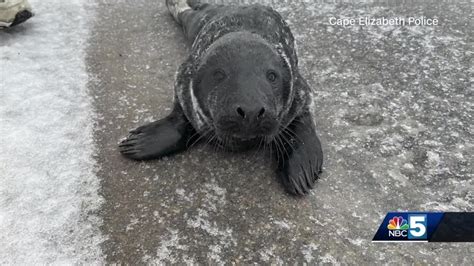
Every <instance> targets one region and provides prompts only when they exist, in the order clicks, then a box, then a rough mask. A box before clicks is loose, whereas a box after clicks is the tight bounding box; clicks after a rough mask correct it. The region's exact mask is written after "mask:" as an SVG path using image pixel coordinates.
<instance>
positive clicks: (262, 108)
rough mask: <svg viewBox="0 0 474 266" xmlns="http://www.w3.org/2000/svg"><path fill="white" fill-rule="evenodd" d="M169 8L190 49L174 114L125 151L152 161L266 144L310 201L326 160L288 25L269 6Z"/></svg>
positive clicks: (124, 145) (290, 186)
mask: <svg viewBox="0 0 474 266" xmlns="http://www.w3.org/2000/svg"><path fill="white" fill-rule="evenodd" d="M166 4H167V7H168V9H169V11H170V13H171V14H172V16H173V17H174V19H175V20H176V21H177V22H178V23H179V24H180V25H182V28H183V31H184V33H185V35H186V38H187V40H188V41H189V42H190V44H191V50H190V55H189V57H188V58H187V60H186V61H185V62H184V63H183V64H182V65H181V66H180V68H179V69H178V74H177V78H176V84H175V104H174V108H173V111H172V112H171V114H169V115H168V116H167V117H165V118H163V119H161V120H158V121H156V122H153V123H150V124H147V125H144V126H141V127H139V128H137V129H135V130H132V131H131V132H130V135H129V136H128V137H127V138H126V139H125V140H124V141H123V142H121V144H120V145H119V149H120V152H121V153H122V154H123V155H124V156H125V157H128V158H130V159H134V160H152V159H159V158H162V157H164V156H169V155H172V154H176V153H179V152H182V151H185V150H186V149H188V148H189V147H190V146H192V144H194V143H196V142H199V141H200V140H206V142H207V143H210V144H212V145H217V146H219V147H222V148H224V149H227V150H231V151H240V150H247V149H250V148H256V147H261V146H262V145H263V146H265V147H269V149H268V150H271V153H272V156H273V157H274V158H275V160H276V162H277V174H278V177H279V180H280V181H281V183H282V184H283V186H284V187H285V188H286V190H287V191H288V192H290V193H291V194H295V195H304V194H306V193H307V192H308V191H309V190H310V189H312V188H313V187H314V184H315V182H316V180H317V177H318V175H319V174H320V173H321V171H322V164H323V153H322V149H321V143H320V141H319V138H318V137H317V134H316V130H315V126H314V122H313V118H312V115H311V112H310V111H309V105H310V101H311V98H310V92H311V88H310V87H309V86H308V84H307V82H306V81H305V79H304V78H303V77H302V76H301V75H300V73H299V69H298V57H297V53H296V47H295V39H294V37H293V34H292V33H291V31H290V28H289V27H288V25H287V24H286V22H285V21H284V20H283V18H282V17H281V16H280V14H279V13H278V12H276V11H275V10H273V9H272V8H270V7H266V6H262V5H248V6H224V5H210V4H201V3H199V2H198V1H186V0H168V1H167V2H166Z"/></svg>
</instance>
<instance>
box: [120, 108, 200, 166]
mask: <svg viewBox="0 0 474 266" xmlns="http://www.w3.org/2000/svg"><path fill="white" fill-rule="evenodd" d="M193 131H194V129H193V128H192V127H191V126H190V124H189V122H188V121H187V120H186V118H185V117H184V115H183V114H182V111H181V110H180V109H177V108H175V110H174V111H173V112H172V113H171V114H170V115H169V116H168V117H166V118H164V119H161V120H158V121H155V122H153V123H150V124H147V125H144V126H141V127H139V128H137V129H135V130H132V131H131V132H130V135H129V136H128V137H127V139H125V140H124V141H122V142H121V143H120V145H119V149H120V153H122V155H124V156H125V157H127V158H130V159H133V160H152V159H159V158H162V157H164V156H168V155H172V154H175V153H178V152H181V151H184V150H186V149H187V143H188V140H189V138H190V137H191V136H192V135H193Z"/></svg>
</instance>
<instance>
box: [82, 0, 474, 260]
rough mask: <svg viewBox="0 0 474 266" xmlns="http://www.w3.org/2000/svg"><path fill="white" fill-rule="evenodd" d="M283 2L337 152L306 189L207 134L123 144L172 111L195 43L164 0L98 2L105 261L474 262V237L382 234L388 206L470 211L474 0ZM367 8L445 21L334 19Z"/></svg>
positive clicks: (94, 62) (325, 132)
mask: <svg viewBox="0 0 474 266" xmlns="http://www.w3.org/2000/svg"><path fill="white" fill-rule="evenodd" d="M271 2H277V3H280V4H277V5H276V8H277V9H278V10H280V11H281V12H282V14H283V16H284V17H285V18H287V20H288V22H289V23H290V24H291V26H292V28H293V31H294V33H295V36H296V38H297V41H298V46H299V52H300V60H301V65H300V68H301V70H302V72H303V75H304V76H305V77H306V78H307V79H308V81H309V83H310V84H311V85H312V86H313V88H314V90H315V107H316V108H315V118H316V122H317V127H318V130H319V134H320V136H321V140H322V142H323V145H324V150H325V154H326V164H325V173H324V175H323V176H322V178H321V180H320V181H319V182H318V185H317V187H316V189H315V190H314V191H313V192H312V194H311V195H309V196H308V197H306V198H303V199H295V198H292V197H290V196H288V195H286V194H285V193H284V192H283V190H282V189H281V188H280V186H279V185H278V183H277V182H276V180H275V175H274V172H273V171H272V170H271V169H272V166H271V163H270V161H269V160H268V159H266V158H263V156H262V155H255V156H254V154H253V153H248V154H231V153H224V152H215V151H214V150H213V149H212V148H209V147H202V146H200V147H196V148H195V149H193V150H192V151H189V152H186V153H184V154H181V155H178V156H176V157H172V158H168V159H165V160H159V161H153V162H147V163H136V162H131V161H128V160H125V159H123V158H121V157H120V155H119V154H118V152H117V148H116V145H117V143H118V142H119V140H120V139H121V138H122V137H124V136H125V135H126V133H127V130H128V129H131V128H133V127H135V126H138V125H141V124H143V123H145V122H149V121H152V120H153V119H159V118H161V117H163V116H165V115H166V114H167V113H169V111H170V108H171V106H172V100H173V89H172V86H173V82H174V73H175V71H176V69H177V67H178V65H179V64H180V63H181V62H182V61H183V60H184V58H185V56H186V47H187V46H186V44H185V43H184V39H183V36H182V33H181V30H180V29H179V27H178V26H177V25H176V24H175V23H174V22H173V21H172V19H171V17H170V16H169V15H168V14H167V11H166V9H165V7H164V1H137V2H134V3H136V4H134V5H128V4H126V3H122V2H116V3H111V2H108V3H107V4H103V5H102V6H101V7H102V8H101V10H100V13H99V14H98V15H97V18H98V19H97V21H96V23H95V28H94V30H93V32H94V34H93V36H92V39H91V41H90V43H91V47H90V49H89V52H88V65H89V67H90V69H89V70H90V73H94V75H95V77H94V82H92V83H91V87H90V90H91V92H92V93H93V94H94V95H95V107H96V110H97V112H98V116H99V120H98V128H97V130H96V133H95V135H96V140H97V145H98V151H99V155H98V162H99V164H100V166H101V167H100V169H101V170H100V172H99V176H100V178H101V180H102V193H103V196H104V198H105V199H106V201H105V204H104V208H103V212H102V213H103V216H104V225H103V227H102V229H103V232H104V233H105V234H107V235H108V237H109V239H108V240H107V241H106V242H105V243H104V245H103V247H104V252H105V253H106V255H107V259H108V261H110V262H125V263H137V262H150V263H153V262H175V263H183V262H188V263H189V262H199V263H206V262H236V263H245V264H247V263H253V262H256V263H271V262H273V263H278V262H287V263H293V262H312V263H343V264H348V263H349V264H363V265H366V264H370V263H373V262H374V261H380V262H384V263H390V262H391V263H397V264H412V263H416V264H420V263H421V264H423V263H440V264H446V263H450V264H465V265H469V264H470V263H472V261H473V259H474V258H473V255H472V254H474V247H473V246H472V245H468V244H423V245H419V244H416V245H413V244H412V245H407V244H373V243H371V242H370V240H371V238H372V237H373V235H374V233H375V231H376V229H377V228H378V226H379V224H380V222H381V220H382V218H383V216H384V215H385V213H386V212H387V211H393V210H422V211H423V210H426V211H428V210H429V211H435V210H443V211H444V210H451V211H468V210H470V211H472V210H473V207H474V202H473V201H474V195H473V191H474V187H473V176H472V154H473V146H472V133H473V132H472V130H473V128H472V114H473V113H472V84H471V82H472V67H471V65H470V64H472V53H473V49H472V37H473V33H472V25H471V26H470V24H469V23H471V22H470V21H471V20H472V12H471V11H470V10H471V7H472V6H471V4H470V3H468V2H464V3H463V2H462V1H459V2H458V3H443V2H441V1H439V2H436V3H434V2H433V1H427V2H426V4H423V2H422V1H408V2H409V4H405V5H396V4H391V5H388V6H384V5H380V4H378V5H372V4H368V5H367V4H363V3H362V4H314V3H315V2H326V3H327V2H331V1H271ZM283 2H288V3H289V2H291V4H285V3H283ZM305 2H306V4H305ZM310 2H311V4H308V3H310ZM354 2H357V1H354ZM378 2H380V1H378ZM450 2H453V1H450ZM364 15H370V16H388V17H390V16H405V17H406V16H421V15H425V16H432V17H433V16H435V17H437V18H439V20H440V24H441V25H440V26H437V27H427V26H424V27H415V26H413V27H395V26H387V27H348V28H343V27H337V26H330V25H329V23H328V20H329V17H331V16H338V17H357V16H364ZM470 67H471V68H470Z"/></svg>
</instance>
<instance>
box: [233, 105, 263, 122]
mask: <svg viewBox="0 0 474 266" xmlns="http://www.w3.org/2000/svg"><path fill="white" fill-rule="evenodd" d="M236 112H237V114H238V116H240V117H241V118H242V119H248V120H249V121H254V120H256V119H261V118H262V117H263V116H264V115H265V107H253V108H250V107H242V106H238V107H237V108H236Z"/></svg>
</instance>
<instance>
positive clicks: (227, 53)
mask: <svg viewBox="0 0 474 266" xmlns="http://www.w3.org/2000/svg"><path fill="white" fill-rule="evenodd" d="M290 86H291V69H290V66H289V65H288V62H287V61H286V60H285V58H284V57H282V55H281V54H280V53H279V51H278V49H276V48H275V47H273V46H271V45H269V44H268V42H266V41H265V40H264V39H262V38H261V37H260V36H259V35H256V34H252V33H247V32H241V33H232V34H228V36H224V37H222V38H220V39H219V40H217V41H216V42H214V43H213V45H212V46H211V47H210V48H209V49H208V50H207V51H206V54H205V55H204V56H203V57H202V60H201V61H200V63H199V66H198V69H197V72H196V75H194V79H193V91H194V94H195V98H196V100H197V99H198V101H199V105H200V106H201V107H202V109H203V110H202V111H203V113H205V114H206V116H207V117H208V123H209V124H210V125H208V126H209V127H210V128H211V129H212V130H213V131H214V133H215V135H216V136H217V139H218V140H220V141H221V143H222V142H225V143H224V145H226V146H230V145H232V146H235V145H238V144H246V143H249V142H255V141H259V140H261V139H267V140H269V139H272V138H273V137H274V136H275V135H277V134H278V133H279V131H280V128H281V127H280V126H281V125H280V123H281V122H282V117H281V116H283V115H284V114H283V113H284V108H285V105H287V103H288V100H289V97H291V96H290V91H291V89H290ZM230 148H232V147H230Z"/></svg>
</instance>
